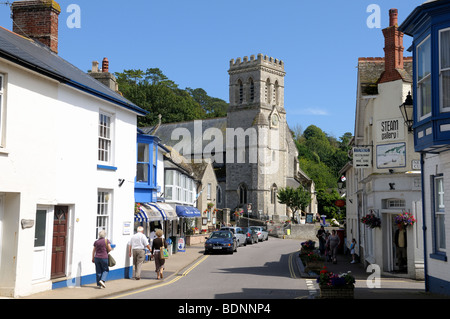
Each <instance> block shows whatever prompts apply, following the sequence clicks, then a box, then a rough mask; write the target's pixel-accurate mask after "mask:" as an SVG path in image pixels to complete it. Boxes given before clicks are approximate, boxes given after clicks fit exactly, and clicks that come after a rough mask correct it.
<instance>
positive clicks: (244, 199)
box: [238, 184, 248, 205]
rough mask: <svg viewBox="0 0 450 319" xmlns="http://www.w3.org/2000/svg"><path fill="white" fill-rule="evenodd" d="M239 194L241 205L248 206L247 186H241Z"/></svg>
mask: <svg viewBox="0 0 450 319" xmlns="http://www.w3.org/2000/svg"><path fill="white" fill-rule="evenodd" d="M238 194H239V205H244V204H247V202H248V201H247V186H246V185H245V184H241V185H239V188H238Z"/></svg>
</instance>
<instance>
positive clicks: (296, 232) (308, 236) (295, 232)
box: [289, 224, 318, 240]
mask: <svg viewBox="0 0 450 319" xmlns="http://www.w3.org/2000/svg"><path fill="white" fill-rule="evenodd" d="M317 230H318V227H316V226H315V225H314V224H304V225H303V224H300V225H291V235H290V236H289V238H295V239H301V240H315V239H316V233H317Z"/></svg>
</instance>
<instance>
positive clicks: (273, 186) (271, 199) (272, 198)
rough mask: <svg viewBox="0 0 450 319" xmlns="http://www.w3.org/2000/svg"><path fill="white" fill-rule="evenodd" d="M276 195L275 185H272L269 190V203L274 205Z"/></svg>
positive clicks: (276, 188)
mask: <svg viewBox="0 0 450 319" xmlns="http://www.w3.org/2000/svg"><path fill="white" fill-rule="evenodd" d="M277 194H278V187H277V185H276V184H273V185H272V187H271V188H270V203H271V204H275V203H276V202H277Z"/></svg>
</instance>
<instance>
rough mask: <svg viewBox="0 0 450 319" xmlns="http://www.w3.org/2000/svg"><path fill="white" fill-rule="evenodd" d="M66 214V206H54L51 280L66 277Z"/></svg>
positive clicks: (67, 209) (67, 208) (67, 210)
mask: <svg viewBox="0 0 450 319" xmlns="http://www.w3.org/2000/svg"><path fill="white" fill-rule="evenodd" d="M68 212H69V207H68V206H55V212H54V217H53V245H52V269H51V279H55V278H60V277H65V276H66V248H67V245H66V239H67V216H68Z"/></svg>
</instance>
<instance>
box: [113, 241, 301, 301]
mask: <svg viewBox="0 0 450 319" xmlns="http://www.w3.org/2000/svg"><path fill="white" fill-rule="evenodd" d="M299 248H300V241H298V240H283V239H278V238H272V237H271V238H270V239H269V240H268V241H265V242H259V243H258V244H254V245H247V246H246V247H244V246H242V247H239V249H238V252H237V253H234V254H233V255H227V254H214V255H206V256H205V257H203V258H201V259H200V260H199V261H198V262H197V263H196V264H194V265H193V266H191V267H190V268H189V267H188V268H187V269H186V270H184V271H182V272H180V274H181V275H180V276H177V277H175V278H174V279H172V280H170V281H167V280H165V281H164V282H163V283H161V285H156V286H152V287H149V288H147V289H141V290H137V291H133V292H128V293H126V294H122V295H118V296H113V297H111V298H114V299H164V298H170V299H236V300H239V299H295V298H302V299H303V298H307V297H308V288H307V283H306V280H304V279H302V278H300V276H299V273H298V270H297V267H296V265H295V260H294V259H293V257H292V255H293V254H294V252H296V251H298V250H299ZM168 262H170V260H169V261H168Z"/></svg>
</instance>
